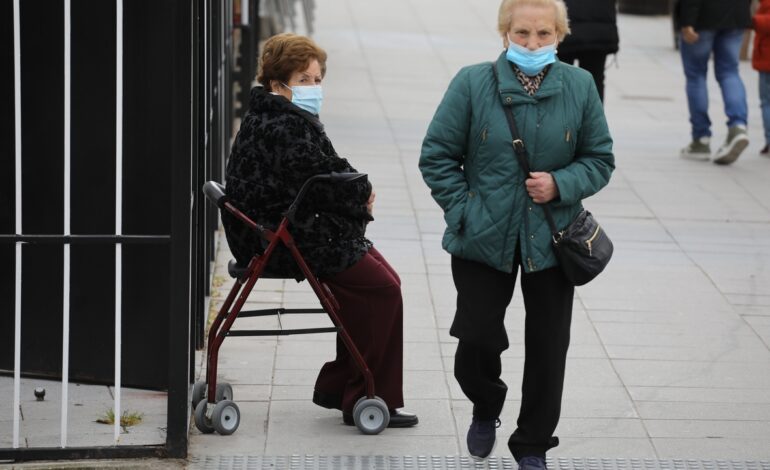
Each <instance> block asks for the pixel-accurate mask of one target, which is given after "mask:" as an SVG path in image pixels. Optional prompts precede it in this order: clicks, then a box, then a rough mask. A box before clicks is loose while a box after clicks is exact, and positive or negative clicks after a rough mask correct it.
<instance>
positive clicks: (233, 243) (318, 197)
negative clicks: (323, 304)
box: [222, 87, 373, 279]
mask: <svg viewBox="0 0 770 470" xmlns="http://www.w3.org/2000/svg"><path fill="white" fill-rule="evenodd" d="M355 171H356V170H355V169H354V168H353V167H352V166H350V164H349V163H348V161H347V160H346V159H344V158H340V157H339V156H338V155H337V152H336V151H335V150H334V147H332V143H331V141H330V140H329V138H328V137H327V136H326V133H324V129H323V125H322V124H321V122H320V121H319V120H318V118H317V117H316V116H315V115H313V114H310V113H308V112H306V111H304V110H302V109H300V108H298V107H297V106H295V105H293V104H292V103H291V102H290V101H288V100H287V99H286V98H284V97H282V96H277V95H272V94H270V93H268V92H266V91H265V90H264V88H262V87H256V88H254V89H252V90H251V102H250V105H249V110H248V111H247V112H246V115H245V116H244V117H243V121H242V123H241V128H240V130H239V131H238V135H237V136H236V138H235V142H234V144H233V148H232V152H231V154H230V158H229V160H228V162H227V170H226V174H225V179H226V181H225V182H226V191H227V195H228V197H229V198H230V201H231V202H232V203H233V204H234V205H235V206H236V207H238V208H239V209H240V210H241V211H243V212H244V213H245V214H246V215H248V216H249V217H250V218H251V219H252V220H254V221H255V222H257V223H258V224H261V225H263V226H265V227H266V228H270V229H275V228H277V226H278V223H279V222H280V220H281V218H282V216H283V213H284V212H285V211H286V209H288V208H289V206H290V205H291V203H292V202H293V201H294V198H295V197H296V196H297V193H298V192H299V189H300V187H301V186H302V184H303V183H304V182H305V180H307V179H308V178H309V177H311V176H313V175H316V174H328V173H330V172H355ZM371 191H372V187H371V185H370V184H369V182H368V181H367V180H366V179H360V180H356V181H353V182H349V183H336V184H333V183H330V182H319V183H316V184H315V185H314V186H312V187H311V188H310V190H309V191H308V192H307V193H306V195H305V197H304V199H303V200H302V203H301V204H300V206H299V209H298V210H297V212H296V216H295V218H294V221H293V223H292V224H290V225H289V231H290V232H291V234H292V236H293V237H294V240H295V242H296V243H297V247H298V248H299V250H300V251H301V252H302V255H303V257H304V259H305V261H306V262H307V263H308V265H309V266H310V268H311V269H312V270H313V272H314V273H315V274H316V275H318V276H323V275H328V274H334V273H338V272H341V271H344V270H345V269H347V268H349V267H350V266H352V265H353V264H355V263H356V262H357V261H358V260H359V259H361V258H362V257H363V256H364V254H365V253H366V252H367V251H368V250H369V248H370V247H371V246H372V244H371V242H370V241H369V240H367V239H366V238H365V237H364V233H365V231H366V224H367V223H368V222H369V221H370V220H373V219H372V217H371V215H369V213H368V212H367V210H366V202H367V200H368V199H369V195H370V194H371ZM222 223H223V225H224V227H225V234H226V236H227V243H228V245H229V246H230V251H232V253H233V255H234V256H235V258H236V259H237V260H238V263H239V264H244V265H245V264H247V263H248V262H249V259H250V258H251V257H252V256H253V255H254V253H255V252H259V253H262V252H263V250H264V248H265V247H266V246H267V242H266V241H263V240H262V239H261V237H259V235H258V234H257V233H256V232H254V231H252V230H250V229H249V228H247V227H246V226H245V225H244V224H243V223H242V222H240V221H239V220H238V219H236V218H235V217H234V216H232V215H230V214H229V213H228V212H226V211H223V212H222ZM266 274H267V275H270V276H276V277H294V278H296V279H301V278H302V277H303V276H302V274H301V272H300V271H299V268H298V267H297V265H296V263H295V261H294V260H293V258H292V257H291V254H290V253H289V251H288V249H286V248H285V247H283V246H279V249H278V250H277V251H276V252H274V253H273V256H272V257H271V259H270V261H269V263H268V266H267V269H266Z"/></svg>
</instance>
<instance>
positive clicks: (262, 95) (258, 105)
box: [249, 86, 324, 132]
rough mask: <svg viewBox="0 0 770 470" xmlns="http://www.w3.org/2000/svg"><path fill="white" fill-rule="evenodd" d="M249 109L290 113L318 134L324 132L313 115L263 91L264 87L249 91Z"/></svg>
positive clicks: (282, 98) (279, 96) (281, 97)
mask: <svg viewBox="0 0 770 470" xmlns="http://www.w3.org/2000/svg"><path fill="white" fill-rule="evenodd" d="M249 109H250V110H251V111H252V112H266V111H267V112H277V113H290V114H296V115H298V116H301V117H302V118H303V119H305V120H307V121H308V122H309V123H310V124H312V125H313V127H315V128H316V129H318V131H319V132H323V131H324V126H323V124H321V121H320V120H319V119H318V116H316V115H315V114H312V113H309V112H307V111H305V110H304V109H302V108H299V107H297V106H296V105H295V104H292V102H291V101H289V100H287V99H286V98H284V97H283V96H281V95H273V94H272V93H270V92H268V91H267V90H265V88H264V87H261V86H256V87H254V88H252V89H251V97H250V100H249Z"/></svg>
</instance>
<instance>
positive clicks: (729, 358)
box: [0, 0, 770, 470]
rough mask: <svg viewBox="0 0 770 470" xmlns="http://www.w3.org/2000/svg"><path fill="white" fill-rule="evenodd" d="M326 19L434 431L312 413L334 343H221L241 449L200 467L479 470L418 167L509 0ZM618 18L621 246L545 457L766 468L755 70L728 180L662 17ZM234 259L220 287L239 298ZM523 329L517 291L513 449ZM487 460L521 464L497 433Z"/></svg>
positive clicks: (409, 357)
mask: <svg viewBox="0 0 770 470" xmlns="http://www.w3.org/2000/svg"><path fill="white" fill-rule="evenodd" d="M316 5H317V6H316V10H315V18H316V20H315V21H316V22H315V31H316V33H315V39H316V40H317V41H318V42H319V44H321V45H322V46H323V47H326V48H327V51H328V52H329V63H328V65H329V69H328V75H327V77H326V79H325V80H324V89H325V94H326V101H325V103H324V113H323V115H322V120H323V121H324V123H325V125H326V131H327V133H328V134H329V136H330V137H331V139H332V141H333V142H334V144H335V147H336V148H337V150H338V151H339V152H340V154H341V155H344V156H345V157H347V158H349V159H350V161H351V162H352V163H353V165H354V166H356V167H358V168H359V169H361V170H362V171H366V172H368V173H369V174H370V179H371V181H372V182H373V184H374V186H375V189H376V190H377V203H376V204H375V219H376V220H375V221H374V222H373V223H372V224H371V225H370V227H369V232H368V233H369V236H370V238H371V239H372V240H373V241H374V242H375V245H376V246H377V247H378V249H379V250H380V251H381V252H382V253H383V254H384V255H385V256H386V258H387V259H388V260H389V262H390V263H391V264H392V265H393V267H394V268H395V269H396V270H397V271H398V272H399V274H400V275H401V278H402V285H403V293H404V308H405V319H404V324H405V331H404V340H405V343H404V365H405V372H404V392H405V402H406V407H407V408H408V409H409V411H414V412H417V413H418V414H419V416H420V421H421V422H420V425H419V426H418V427H416V428H414V429H410V430H390V429H388V430H386V431H385V432H383V433H382V434H381V435H379V436H362V435H361V434H360V433H358V432H357V431H356V430H355V429H354V428H351V427H347V426H344V425H342V424H341V419H340V416H339V412H337V411H332V410H326V409H322V408H319V407H317V406H315V405H313V404H312V403H311V401H310V397H311V396H312V388H313V383H314V381H315V377H316V375H317V371H318V368H319V367H320V365H321V364H322V363H323V362H325V361H327V360H330V359H331V358H332V357H333V355H334V350H335V349H334V348H335V342H334V337H333V335H310V336H303V337H284V338H280V339H277V340H272V341H271V340H268V339H264V340H254V339H242V338H238V343H237V344H235V341H234V339H228V340H227V341H226V342H225V348H223V355H222V369H221V370H222V374H223V375H225V376H228V377H229V378H231V380H232V382H234V383H235V384H236V385H235V392H236V400H239V399H238V398H237V397H238V396H241V397H242V398H241V399H240V400H242V401H239V403H242V405H243V406H242V411H243V412H244V420H245V421H244V426H245V427H244V428H242V429H239V431H238V432H237V433H236V434H235V435H234V436H229V437H222V436H215V435H209V436H202V435H200V434H198V433H197V431H195V430H193V431H192V434H191V446H190V453H191V456H192V460H191V462H192V468H219V467H216V465H219V464H220V463H221V462H224V465H230V466H229V467H226V468H246V466H247V465H251V466H257V465H259V466H263V465H268V466H272V467H275V466H280V465H284V466H286V467H287V468H288V467H289V466H292V465H293V466H294V467H293V468H304V467H302V465H306V466H307V468H361V467H365V468H394V469H395V468H472V467H471V464H470V461H469V460H468V458H467V454H466V450H465V444H464V442H465V432H466V429H467V427H468V423H469V420H470V415H471V405H470V403H469V402H468V400H467V399H466V398H465V396H464V395H463V393H462V391H461V390H460V389H459V386H458V385H457V383H456V381H455V380H454V377H453V363H454V361H453V355H454V350H455V348H456V339H454V338H452V337H451V336H450V335H449V332H448V330H449V327H450V325H451V322H452V316H453V314H454V311H455V297H454V296H455V291H454V285H453V282H452V278H451V269H450V259H449V256H448V255H447V254H446V253H445V252H444V251H443V250H442V249H441V237H442V233H443V230H444V221H443V214H442V213H441V211H440V210H439V209H438V207H437V206H436V205H435V203H434V202H433V200H432V198H431V197H430V191H429V190H428V189H427V188H426V187H425V185H424V183H423V181H422V178H421V176H420V174H419V171H418V169H417V162H418V159H419V154H420V146H421V142H422V138H423V136H424V132H425V130H426V128H427V125H428V123H429V122H430V119H431V117H432V115H433V113H434V111H435V107H436V105H437V104H438V101H439V100H440V99H441V97H442V96H443V93H444V91H445V89H446V86H447V85H448V83H449V81H450V80H451V78H452V77H453V76H454V74H455V73H456V72H457V70H458V69H459V68H460V67H461V66H464V65H468V64H471V63H477V62H482V61H487V60H490V59H493V58H495V57H496V56H497V54H499V51H500V50H501V44H500V40H499V38H498V36H497V34H496V32H495V26H496V25H495V23H496V18H497V8H498V6H499V1H498V0H479V1H474V2H467V1H465V0H394V1H392V2H388V4H387V6H386V7H383V5H382V4H376V3H373V2H364V1H358V0H319V1H318V2H316ZM618 24H619V30H620V35H621V50H620V53H619V54H618V56H617V58H616V60H615V61H614V62H612V63H610V64H609V66H608V68H607V70H606V91H605V96H606V100H605V110H606V113H607V117H608V121H609V125H610V128H611V131H612V133H613V137H614V140H615V152H616V159H617V161H616V163H617V169H616V171H615V173H614V174H613V178H612V181H611V182H610V184H609V186H608V187H607V188H606V189H605V190H604V191H602V192H601V193H599V194H598V195H596V196H594V197H591V198H589V199H588V200H586V201H585V206H586V207H587V208H589V210H591V211H593V212H594V213H595V214H597V216H598V217H599V218H600V220H601V221H602V225H603V226H604V227H605V229H606V230H607V232H608V233H609V234H610V235H611V237H612V239H613V241H614V243H615V254H614V257H613V260H612V263H611V264H610V265H609V266H608V268H607V270H606V272H605V273H603V274H602V275H601V276H600V277H599V278H597V279H596V280H595V281H593V282H592V283H590V284H589V285H587V286H583V287H579V288H577V289H576V293H575V312H574V314H573V316H574V319H573V328H572V345H571V347H570V352H569V359H568V364H567V377H566V384H565V390H564V403H563V408H562V416H563V417H562V420H561V422H560V424H559V428H558V430H557V433H558V434H559V435H560V437H561V445H560V446H559V447H557V448H555V449H553V450H552V451H551V452H550V453H549V455H550V456H551V457H552V459H551V460H550V461H549V467H550V468H553V469H556V468H564V469H565V470H566V469H573V468H574V469H580V470H584V469H586V468H588V469H596V470H603V469H608V470H610V469H611V470H627V469H634V470H657V469H665V470H701V469H703V470H715V469H718V470H742V469H743V468H747V469H751V470H770V463H768V462H767V459H768V458H769V456H768V453H770V441H768V440H767V436H769V435H770V427H769V426H770V416H769V414H770V408H768V406H770V398H768V397H770V374H768V371H770V348H768V346H769V345H770V320H769V319H770V287H769V286H770V235H768V234H770V185H768V184H767V181H768V178H770V159H768V158H764V157H760V156H759V155H757V151H758V150H759V148H761V146H762V144H763V142H762V140H763V137H762V127H761V123H760V119H759V113H758V109H759V101H758V97H757V96H756V93H755V92H754V91H753V90H756V87H757V74H756V72H754V71H753V70H751V66H750V64H749V63H747V62H743V63H741V65H740V67H741V74H742V76H743V78H744V81H745V83H746V88H747V90H748V91H749V93H748V98H749V106H750V109H751V110H754V111H752V112H751V114H750V122H749V137H750V139H751V144H750V146H749V148H748V149H747V150H746V152H745V153H744V154H743V155H742V156H741V158H740V159H739V160H738V161H737V162H735V163H734V164H733V165H731V166H729V167H721V166H717V165H713V164H711V163H709V162H706V163H700V162H689V161H684V160H681V159H679V158H678V152H679V149H680V148H681V147H683V146H684V145H685V144H686V143H687V141H688V140H689V123H688V115H687V100H686V96H685V94H684V87H685V81H684V76H683V73H682V70H681V59H680V58H679V55H678V53H677V52H676V51H675V50H674V49H673V47H672V45H673V43H672V34H671V22H670V18H668V17H666V16H657V17H646V16H632V15H624V14H620V15H619V16H618ZM708 89H709V93H710V100H711V106H710V109H711V113H712V120H713V122H714V123H715V126H714V140H715V141H716V142H719V141H720V140H721V139H723V138H724V136H725V129H723V126H722V124H721V123H722V122H723V121H724V119H723V116H722V113H721V110H722V102H721V94H720V93H719V88H718V86H717V84H716V81H715V80H714V78H713V77H712V76H710V77H709V79H708ZM222 240H223V238H222ZM223 245H224V244H223V243H220V246H219V250H218V260H217V263H216V267H217V272H216V273H215V279H219V281H218V283H220V284H221V286H219V287H218V290H222V289H226V288H227V287H228V286H229V285H231V281H230V280H229V279H227V275H226V273H225V272H224V269H225V266H226V259H227V258H229V254H228V253H227V250H226V246H223ZM255 290H256V292H255V297H256V300H254V301H251V302H250V303H249V304H250V306H251V305H254V306H255V308H257V307H260V306H261V307H262V308H268V307H267V306H284V307H288V306H310V307H312V306H315V305H316V301H315V299H314V295H313V294H312V292H311V291H310V290H309V289H308V288H307V284H306V283H300V284H297V283H295V282H293V281H280V280H279V281H276V280H270V282H269V283H268V282H265V283H264V284H262V285H260V284H259V283H258V285H257V287H256V289H255ZM217 295H218V297H215V300H221V299H222V298H224V297H223V295H222V294H221V293H220V294H217ZM214 303H215V305H216V302H214ZM523 319H524V310H523V303H522V297H521V293H520V290H519V289H518V288H517V289H516V292H515V294H514V298H513V301H512V303H511V306H510V308H509V309H508V311H507V320H506V331H507V333H508V335H509V338H510V342H511V347H510V348H509V349H508V350H506V351H505V352H504V353H503V355H502V357H503V370H504V372H503V378H504V380H506V382H508V384H509V389H510V390H509V396H508V400H507V401H506V405H505V410H504V419H503V423H502V426H501V428H500V429H499V430H498V432H499V435H500V436H507V435H508V434H510V433H511V432H512V431H513V429H514V426H515V415H516V413H517V410H518V406H519V401H518V400H520V390H519V389H520V382H521V372H522V367H523V331H522V328H523ZM282 322H283V323H284V326H286V325H292V326H296V325H305V324H307V325H314V326H316V325H319V324H321V323H323V322H324V319H323V318H321V319H312V320H310V319H307V320H305V319H303V318H298V317H291V318H288V317H285V318H282ZM244 324H246V325H257V323H256V322H252V323H244ZM231 341H233V344H232V346H229V345H228V343H229V342H231ZM0 386H2V384H1V383H0ZM0 406H2V405H0ZM0 419H1V418H0ZM0 422H1V421H0ZM0 439H2V436H0ZM216 454H219V455H220V456H222V457H223V459H224V460H222V461H219V460H217V455H216ZM345 455H348V456H349V457H344V456H345ZM437 456H439V457H437ZM613 459H615V460H613ZM687 459H689V460H687ZM699 459H705V460H699ZM708 459H715V460H708ZM716 459H735V460H732V461H731V462H730V463H729V465H728V464H725V463H724V462H725V461H724V460H716ZM758 459H765V460H764V462H766V463H767V464H766V465H765V464H762V463H758V462H757V461H755V460H758ZM720 462H721V463H720ZM239 465H240V466H239ZM313 465H315V466H313ZM321 465H326V466H327V467H321ZM356 465H358V467H356ZM409 465H411V467H409ZM763 465H764V466H763ZM494 466H497V468H511V469H513V468H515V463H514V462H513V461H512V460H511V458H510V454H509V453H508V451H507V449H506V446H505V444H504V439H501V442H500V443H498V447H497V449H496V451H495V456H494V458H493V459H492V460H491V461H490V467H489V468H494ZM255 468H256V467H255ZM260 468H261V467H260Z"/></svg>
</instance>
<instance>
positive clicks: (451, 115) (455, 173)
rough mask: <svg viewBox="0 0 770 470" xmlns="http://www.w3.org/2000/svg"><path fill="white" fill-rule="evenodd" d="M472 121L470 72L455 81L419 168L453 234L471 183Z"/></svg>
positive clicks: (427, 140)
mask: <svg viewBox="0 0 770 470" xmlns="http://www.w3.org/2000/svg"><path fill="white" fill-rule="evenodd" d="M470 120H471V103H470V83H469V79H468V69H462V70H460V72H458V74H457V75H456V76H455V77H454V78H453V79H452V81H451V83H450V84H449V88H448V89H447V91H446V93H445V94H444V98H443V99H442V100H441V103H440V104H439V106H438V109H437V110H436V113H435V114H434V116H433V120H432V121H431V123H430V125H429V126H428V131H427V133H426V135H425V139H424V140H423V142H422V151H421V153H420V162H419V167H420V171H421V172H422V178H423V180H425V183H426V184H427V185H428V187H429V188H430V191H431V195H432V196H433V199H435V201H436V202H437V203H438V205H439V206H440V207H441V209H443V211H444V220H445V221H446V224H447V227H448V228H449V229H450V230H452V231H458V230H459V229H460V227H461V224H462V216H463V209H464V207H465V201H466V198H467V192H468V182H467V181H466V179H465V173H464V171H463V158H464V157H465V150H466V148H465V147H466V142H467V141H468V132H469V129H470Z"/></svg>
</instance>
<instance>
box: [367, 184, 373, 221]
mask: <svg viewBox="0 0 770 470" xmlns="http://www.w3.org/2000/svg"><path fill="white" fill-rule="evenodd" d="M374 198H375V194H374V189H372V193H371V194H369V200H368V201H366V212H368V213H369V215H372V210H373V209H374Z"/></svg>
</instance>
